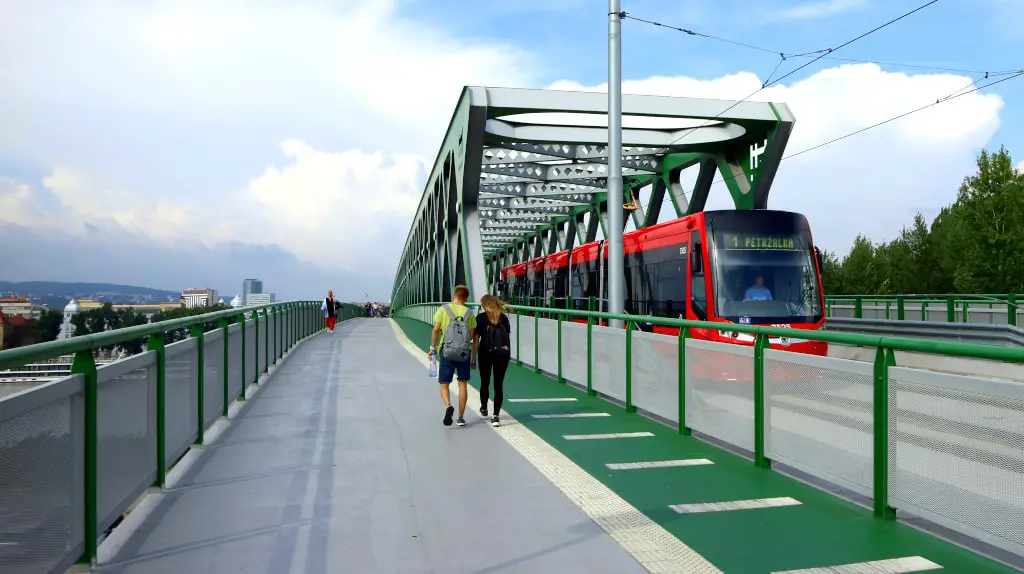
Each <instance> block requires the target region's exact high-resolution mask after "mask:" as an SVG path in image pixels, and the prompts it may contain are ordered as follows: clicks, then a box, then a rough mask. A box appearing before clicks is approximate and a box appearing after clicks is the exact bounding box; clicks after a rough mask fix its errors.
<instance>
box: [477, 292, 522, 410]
mask: <svg viewBox="0 0 1024 574" xmlns="http://www.w3.org/2000/svg"><path fill="white" fill-rule="evenodd" d="M480 306H481V307H482V308H483V312H481V313H480V314H479V315H477V318H476V331H475V332H474V333H473V362H476V361H480V416H482V417H484V418H487V399H488V398H489V395H490V390H489V388H488V387H490V379H491V373H492V372H493V373H494V413H493V414H492V415H491V426H499V425H500V424H501V422H500V421H499V419H498V413H500V412H501V401H502V398H503V396H502V386H503V385H504V383H505V371H507V370H508V363H509V360H510V359H511V358H512V345H511V342H510V341H511V337H510V335H509V334H510V332H511V331H512V326H511V324H510V323H509V320H508V315H506V314H505V313H506V312H507V311H508V306H506V305H505V302H504V301H500V300H499V299H498V298H497V297H495V296H494V295H484V296H483V297H482V298H481V299H480ZM470 366H471V367H472V366H475V365H470Z"/></svg>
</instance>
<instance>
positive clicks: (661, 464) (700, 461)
mask: <svg viewBox="0 0 1024 574" xmlns="http://www.w3.org/2000/svg"><path fill="white" fill-rule="evenodd" d="M707 464H715V463H713V462H711V461H710V460H708V459H706V458H686V459H682V460H652V461H648V462H612V463H609V464H606V465H605V466H607V467H608V468H610V469H611V470H634V469H638V468H671V467H675V466H703V465H707Z"/></svg>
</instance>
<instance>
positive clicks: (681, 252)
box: [679, 245, 686, 255]
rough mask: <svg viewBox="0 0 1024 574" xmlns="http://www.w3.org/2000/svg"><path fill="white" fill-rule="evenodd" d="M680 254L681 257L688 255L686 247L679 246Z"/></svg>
mask: <svg viewBox="0 0 1024 574" xmlns="http://www.w3.org/2000/svg"><path fill="white" fill-rule="evenodd" d="M679 254H680V255H686V245H680V246H679Z"/></svg>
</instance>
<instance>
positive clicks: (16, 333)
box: [4, 303, 230, 355]
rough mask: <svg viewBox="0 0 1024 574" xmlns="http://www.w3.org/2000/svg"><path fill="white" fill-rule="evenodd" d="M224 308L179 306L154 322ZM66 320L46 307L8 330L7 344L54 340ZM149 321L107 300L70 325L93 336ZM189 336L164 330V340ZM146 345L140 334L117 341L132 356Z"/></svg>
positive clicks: (209, 326)
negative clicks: (34, 316)
mask: <svg viewBox="0 0 1024 574" xmlns="http://www.w3.org/2000/svg"><path fill="white" fill-rule="evenodd" d="M225 309H230V307H229V306H227V305H220V304H218V305H215V306H213V307H195V308H185V307H182V308H179V309H171V310H168V311H160V312H157V313H155V314H153V317H152V322H154V323H156V322H160V321H169V320H171V319H180V318H182V317H192V316H195V315H202V314H204V313H213V312H215V311H223V310H225ZM63 322H64V315H63V313H62V312H60V311H54V310H51V309H47V310H45V311H43V312H42V314H41V315H40V316H39V318H38V319H34V320H29V321H24V322H22V323H21V324H19V325H18V326H17V327H14V328H11V329H10V330H9V331H8V332H6V333H5V337H4V347H5V348H8V349H10V348H14V347H21V346H25V345H33V344H36V343H45V342H47V341H53V340H55V339H56V338H57V336H58V335H59V334H60V326H61V324H62V323H63ZM149 322H150V319H148V318H147V317H146V315H145V314H143V313H141V312H139V311H136V310H135V309H134V308H131V307H129V308H126V309H114V306H113V305H112V304H111V303H104V304H103V306H102V307H98V308H96V309H88V310H85V311H80V312H79V313H77V314H76V315H75V316H74V317H72V318H71V324H72V325H74V327H75V333H74V334H75V336H78V335H91V334H96V333H102V332H104V331H111V330H114V329H123V328H126V327H134V326H136V325H145V324H147V323H149ZM216 326H217V325H216V323H215V322H209V323H206V324H204V325H203V330H204V331H209V330H211V329H214V328H215V327H216ZM188 336H189V332H188V329H172V330H170V331H167V332H165V333H164V343H165V344H171V343H175V342H177V341H181V340H183V339H185V338H187V337H188ZM146 345H147V338H146V337H140V338H138V339H132V340H130V341H124V342H121V343H118V344H117V345H116V347H118V348H120V349H122V350H123V351H125V352H126V353H127V354H129V355H134V354H137V353H141V352H142V351H143V350H145V348H146ZM114 347H115V346H113V345H112V346H108V347H104V348H102V349H101V351H107V352H109V351H112V350H113V349H114Z"/></svg>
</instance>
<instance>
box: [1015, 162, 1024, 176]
mask: <svg viewBox="0 0 1024 574" xmlns="http://www.w3.org/2000/svg"><path fill="white" fill-rule="evenodd" d="M1017 171H1019V172H1021V173H1024V161H1022V162H1020V163H1018V164H1017Z"/></svg>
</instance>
